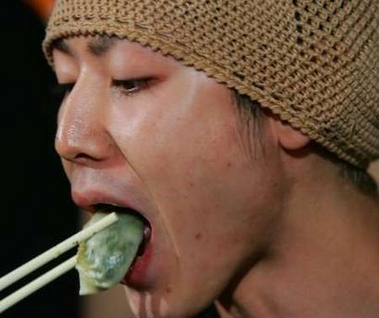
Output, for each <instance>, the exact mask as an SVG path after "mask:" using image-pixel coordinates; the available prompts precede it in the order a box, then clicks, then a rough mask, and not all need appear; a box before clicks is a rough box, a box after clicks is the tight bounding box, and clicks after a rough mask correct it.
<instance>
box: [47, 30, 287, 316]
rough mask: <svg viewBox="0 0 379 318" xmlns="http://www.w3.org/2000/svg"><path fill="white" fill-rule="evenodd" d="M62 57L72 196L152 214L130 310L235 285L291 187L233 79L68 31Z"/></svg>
mask: <svg viewBox="0 0 379 318" xmlns="http://www.w3.org/2000/svg"><path fill="white" fill-rule="evenodd" d="M54 61H55V71H56V74H57V78H58V81H59V83H61V84H68V85H67V87H69V88H70V89H69V91H68V92H67V94H66V97H65V99H64V101H63V103H62V106H61V108H60V111H59V115H58V129H57V135H56V149H57V151H58V153H59V155H60V156H61V158H62V163H63V166H64V169H65V172H66V174H67V176H68V178H69V180H70V183H71V186H72V197H73V200H74V201H75V203H76V204H78V205H79V206H80V207H81V208H82V209H84V210H88V211H91V212H92V211H94V209H95V208H96V206H97V205H98V204H109V205H117V206H121V207H127V208H129V209H133V210H135V211H137V212H138V213H140V214H141V215H143V217H144V218H145V219H146V220H147V221H148V222H149V229H150V230H151V235H150V237H149V238H148V236H146V242H145V244H146V246H145V248H144V251H143V253H141V255H139V257H138V258H137V259H136V262H135V264H134V265H133V267H132V269H131V270H130V272H129V274H128V275H127V276H126V278H125V282H124V284H125V285H126V290H127V294H128V298H129V301H130V303H131V307H132V308H133V310H134V312H135V313H136V315H139V316H142V317H145V316H146V315H147V316H149V315H150V314H155V315H156V316H159V317H165V316H170V317H187V316H188V317H190V316H191V315H193V314H194V313H196V312H197V311H199V310H200V309H202V308H204V307H205V306H207V305H208V304H209V303H210V302H212V301H213V300H214V299H215V298H217V297H218V296H219V295H220V293H222V292H223V291H225V290H226V289H227V288H229V287H231V286H232V285H234V284H237V283H238V280H239V279H241V278H242V277H243V276H244V273H245V272H246V271H247V270H248V269H249V268H250V267H251V266H252V265H253V264H254V262H255V261H256V260H257V258H259V255H260V253H261V252H262V251H263V250H264V248H265V245H266V243H267V241H268V240H269V239H270V235H271V232H272V229H273V227H274V225H273V224H274V220H275V219H276V217H277V214H278V213H279V212H278V211H279V208H278V207H276V206H275V200H277V199H278V198H279V196H280V195H281V194H280V193H281V190H282V189H280V186H279V185H278V180H279V179H280V170H279V165H278V164H277V160H276V159H275V158H276V156H277V153H276V152H275V150H270V149H271V148H272V149H275V148H273V147H270V145H271V144H273V143H274V142H273V139H272V138H271V133H270V130H269V129H267V128H264V130H265V131H264V137H263V141H261V143H264V144H265V146H264V148H265V149H264V150H263V149H262V147H261V146H259V145H260V143H259V142H256V143H254V142H253V145H252V147H253V149H252V155H253V156H251V153H249V151H248V150H247V149H248V148H249V147H248V146H247V144H248V143H249V142H251V140H250V139H249V137H247V134H245V133H241V131H242V130H243V127H242V126H241V123H240V118H239V115H238V112H237V107H236V105H235V102H234V100H233V98H232V95H231V92H230V91H229V90H228V89H227V88H226V87H225V86H224V85H222V84H219V83H217V82H216V81H215V80H214V79H211V78H208V77H207V76H206V75H205V74H204V73H202V72H199V71H195V70H194V69H193V68H189V67H185V66H183V65H182V64H181V63H179V62H178V61H176V60H174V59H173V58H171V57H164V56H162V55H160V54H158V53H154V52H152V51H151V50H150V49H148V48H144V47H142V46H140V45H139V44H136V43H131V42H128V41H127V40H110V39H104V38H99V37H88V38H85V37H77V38H70V39H66V40H64V41H63V42H62V43H61V44H60V45H59V46H57V49H55V50H54ZM73 84H75V85H73ZM263 152H264V154H263ZM147 232H149V231H147Z"/></svg>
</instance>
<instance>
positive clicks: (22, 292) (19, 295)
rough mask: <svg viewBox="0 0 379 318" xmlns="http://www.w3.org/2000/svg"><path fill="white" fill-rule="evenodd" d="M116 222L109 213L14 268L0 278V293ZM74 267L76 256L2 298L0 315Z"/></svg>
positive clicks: (113, 214) (113, 215) (114, 217)
mask: <svg viewBox="0 0 379 318" xmlns="http://www.w3.org/2000/svg"><path fill="white" fill-rule="evenodd" d="M117 220H118V218H117V215H116V213H111V214H109V215H107V216H105V217H104V218H102V219H101V220H99V221H98V222H96V223H94V224H92V225H90V226H88V227H86V228H84V229H83V230H81V231H80V232H78V233H76V234H74V235H73V236H71V237H69V238H68V239H66V240H64V241H63V242H61V243H59V244H58V245H55V246H54V247H52V248H50V249H49V250H47V251H46V252H44V253H42V254H40V255H39V256H37V257H35V258H33V259H32V260H30V261H28V262H26V263H25V264H24V265H22V266H20V267H18V268H16V269H15V270H13V271H11V272H10V273H8V274H7V275H5V276H3V277H1V278H0V291H2V290H4V289H5V288H7V287H8V286H10V285H11V284H13V283H14V282H16V281H18V280H20V279H21V278H23V277H25V276H26V275H28V274H29V273H31V272H33V271H34V270H36V269H38V268H39V267H41V266H43V265H44V264H46V263H48V262H50V261H52V260H53V259H55V258H57V257H58V256H60V255H62V254H63V253H65V252H67V251H68V250H70V249H72V248H74V247H75V246H77V245H78V244H79V243H80V242H82V241H84V240H86V239H88V238H90V237H91V236H93V235H94V234H96V233H98V232H100V231H102V230H104V229H105V228H106V227H108V226H110V225H111V224H113V223H115V222H116V221H117ZM75 265H76V256H72V257H71V258H69V259H68V260H66V261H64V262H63V263H61V264H60V265H58V266H56V267H54V268H53V269H51V270H50V271H48V272H47V273H45V274H43V275H41V276H40V277H38V278H36V279H35V280H33V281H31V282H30V283H28V284H26V285H25V286H23V287H21V288H20V289H18V290H16V291H15V292H13V293H12V294H10V295H9V296H7V297H5V298H3V299H2V300H0V313H2V312H4V311H5V310H7V309H8V308H10V307H11V306H13V305H14V304H16V303H18V302H19V301H21V300H22V299H24V298H25V297H27V296H29V295H30V294H32V293H34V292H35V291H37V290H38V289H40V288H41V287H43V286H45V285H46V284H48V283H50V282H51V281H53V280H54V279H56V278H58V277H59V276H61V275H63V274H64V273H66V272H68V271H69V270H70V269H72V268H74V267H75Z"/></svg>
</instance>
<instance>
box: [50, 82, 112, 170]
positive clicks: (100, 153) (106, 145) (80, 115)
mask: <svg viewBox="0 0 379 318" xmlns="http://www.w3.org/2000/svg"><path fill="white" fill-rule="evenodd" d="M91 82H93V81H91V80H89V81H85V80H82V81H80V80H78V81H77V82H76V84H75V86H74V88H73V89H72V91H71V92H70V94H69V95H68V96H67V97H66V99H65V101H64V102H63V103H62V106H61V108H60V110H59V115H58V126H57V131H56V138H55V149H56V151H57V152H58V154H59V156H60V157H61V158H62V159H64V160H67V161H69V162H78V163H82V164H83V163H85V164H94V163H96V162H99V161H103V160H105V159H106V158H107V157H109V156H111V154H112V149H113V145H114V143H113V140H112V138H111V136H110V135H109V133H108V131H107V129H106V116H105V114H106V107H107V104H106V100H105V99H106V98H105V96H104V94H103V92H102V88H101V87H100V85H98V84H91ZM103 87H104V86H103Z"/></svg>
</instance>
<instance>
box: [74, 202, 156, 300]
mask: <svg viewBox="0 0 379 318" xmlns="http://www.w3.org/2000/svg"><path fill="white" fill-rule="evenodd" d="M92 211H93V212H94V214H93V215H92V218H91V219H90V220H89V222H88V223H87V225H90V224H92V223H94V222H97V221H99V220H100V219H102V218H104V217H105V216H106V215H107V214H109V213H116V214H117V216H118V221H117V222H116V223H114V224H112V225H111V226H109V227H108V228H106V229H105V230H103V231H101V232H99V233H96V234H95V235H93V236H92V237H91V238H90V239H88V240H86V241H84V242H81V243H80V244H79V249H78V253H77V266H76V268H77V270H78V271H79V278H80V292H79V293H80V294H81V295H88V294H93V293H97V292H99V291H102V290H105V289H109V288H110V287H112V286H114V285H116V284H118V283H123V282H124V281H125V279H126V276H127V275H128V273H129V272H130V271H131V270H132V268H133V266H134V264H135V263H136V261H137V260H138V259H140V258H142V257H143V255H144V254H145V251H146V249H147V245H148V243H149V241H150V236H151V226H150V223H149V222H148V221H147V220H146V218H144V217H143V216H142V214H141V213H139V212H138V211H135V210H133V209H131V208H125V207H120V206H114V205H110V204H96V205H95V206H92Z"/></svg>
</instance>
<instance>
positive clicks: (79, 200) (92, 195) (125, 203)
mask: <svg viewBox="0 0 379 318" xmlns="http://www.w3.org/2000/svg"><path fill="white" fill-rule="evenodd" d="M72 199H73V201H74V203H75V204H76V205H77V206H78V207H79V208H80V209H81V210H83V211H85V212H89V213H95V212H97V211H98V210H99V207H104V206H106V205H108V206H109V208H111V207H112V206H113V207H115V209H116V210H117V209H120V208H123V209H131V210H133V211H135V212H137V213H139V214H141V215H142V216H143V217H144V218H146V216H145V215H144V212H143V211H142V210H141V209H140V208H139V207H138V206H137V205H136V204H134V203H132V202H131V200H128V199H127V198H126V196H125V197H122V198H120V197H116V196H115V195H114V194H112V193H107V192H105V191H104V190H94V189H92V190H85V191H81V192H72ZM107 210H108V209H107ZM109 212H111V209H109Z"/></svg>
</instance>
